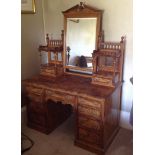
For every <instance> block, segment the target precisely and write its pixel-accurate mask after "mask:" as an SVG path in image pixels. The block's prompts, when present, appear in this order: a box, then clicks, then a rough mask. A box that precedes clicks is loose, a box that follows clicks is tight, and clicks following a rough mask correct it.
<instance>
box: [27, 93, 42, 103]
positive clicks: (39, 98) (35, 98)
mask: <svg viewBox="0 0 155 155" xmlns="http://www.w3.org/2000/svg"><path fill="white" fill-rule="evenodd" d="M28 98H29V99H30V100H31V101H34V102H42V100H43V98H42V96H41V95H38V94H32V93H29V94H28Z"/></svg>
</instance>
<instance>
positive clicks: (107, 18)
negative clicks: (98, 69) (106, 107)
mask: <svg viewBox="0 0 155 155" xmlns="http://www.w3.org/2000/svg"><path fill="white" fill-rule="evenodd" d="M80 1H81V0H56V1H55V0H46V1H44V8H45V9H44V11H45V12H44V14H45V31H46V33H49V34H52V35H53V37H55V38H59V37H60V34H61V30H62V29H63V24H64V23H63V14H62V11H65V10H67V9H69V8H70V7H73V6H74V5H76V4H79V2H80ZM84 2H86V4H88V5H91V6H94V7H96V8H98V9H101V10H104V13H103V22H102V23H103V24H102V27H103V30H104V34H105V41H120V38H121V36H124V35H125V36H126V51H125V62H124V75H123V80H124V83H123V95H122V112H123V111H124V112H125V113H126V114H127V115H126V116H124V114H123V115H122V117H123V118H121V119H122V120H124V118H125V117H126V118H125V121H126V124H128V119H129V112H130V109H131V106H132V85H131V83H130V81H129V79H130V77H132V73H133V72H132V56H133V53H132V52H133V43H132V41H133V38H132V37H133V34H132V32H133V29H132V18H133V15H132V0H96V1H95V0H85V1H84ZM128 125H129V124H128Z"/></svg>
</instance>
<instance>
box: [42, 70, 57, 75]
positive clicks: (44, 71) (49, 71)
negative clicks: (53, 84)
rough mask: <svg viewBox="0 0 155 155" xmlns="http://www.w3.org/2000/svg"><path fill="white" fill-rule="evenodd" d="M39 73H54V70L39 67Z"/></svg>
mask: <svg viewBox="0 0 155 155" xmlns="http://www.w3.org/2000/svg"><path fill="white" fill-rule="evenodd" d="M41 73H51V74H54V73H55V70H54V69H41Z"/></svg>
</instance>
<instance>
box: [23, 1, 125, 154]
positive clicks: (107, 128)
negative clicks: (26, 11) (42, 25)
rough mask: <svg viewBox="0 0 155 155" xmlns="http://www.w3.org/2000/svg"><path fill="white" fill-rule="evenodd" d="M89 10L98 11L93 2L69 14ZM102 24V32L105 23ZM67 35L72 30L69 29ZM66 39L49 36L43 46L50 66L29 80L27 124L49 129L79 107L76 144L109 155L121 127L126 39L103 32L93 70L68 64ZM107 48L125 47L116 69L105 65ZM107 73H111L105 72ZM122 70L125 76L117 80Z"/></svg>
mask: <svg viewBox="0 0 155 155" xmlns="http://www.w3.org/2000/svg"><path fill="white" fill-rule="evenodd" d="M77 10H78V12H77ZM79 10H82V12H83V13H81V12H80V11H79ZM85 11H86V12H87V13H89V12H91V15H93V13H94V9H92V7H88V6H86V5H84V4H83V3H80V5H76V6H75V7H73V8H71V9H69V10H67V11H65V12H64V13H65V17H67V16H69V14H70V12H71V14H72V16H74V13H76V17H78V15H77V14H78V13H80V17H82V14H84V15H85V16H84V17H86V15H87V14H86V13H85ZM96 12H97V19H98V21H99V19H100V17H101V12H100V11H99V10H97V11H96ZM66 14H67V15H66ZM99 15H100V16H99ZM95 16H96V14H95ZM97 25H98V27H97V34H98V35H99V33H98V32H99V27H100V26H99V23H97ZM62 34H63V33H62ZM64 34H65V35H66V32H65V33H64ZM63 38H65V36H63V35H62V40H60V41H58V40H57V41H56V40H52V39H50V38H49V37H48V35H47V38H46V39H47V45H45V46H40V47H39V51H45V52H48V56H49V57H48V60H49V62H48V65H42V66H41V73H40V75H38V76H35V77H32V78H30V79H26V80H24V81H23V87H24V90H25V93H26V96H27V99H28V102H27V117H28V122H27V124H28V126H29V127H31V128H34V129H36V130H38V131H41V132H43V133H46V134H49V133H50V132H51V131H52V130H54V129H55V128H56V127H57V126H58V125H59V124H61V123H62V122H63V121H64V120H65V119H67V118H68V117H69V116H70V114H71V113H72V109H73V111H74V113H75V122H76V123H75V141H74V142H75V145H77V146H80V147H82V148H84V149H87V150H89V151H92V152H95V153H97V154H102V155H103V154H104V152H105V151H106V149H107V148H108V146H109V144H110V143H111V142H112V140H113V138H114V136H115V135H116V133H117V131H118V130H119V119H120V99H121V86H122V82H121V81H122V69H123V53H124V47H125V46H124V38H122V40H121V41H120V42H117V43H115V42H103V40H101V38H100V37H99V36H98V37H97V39H96V43H97V45H96V50H95V51H94V53H93V56H92V59H93V74H92V75H87V74H79V73H73V72H70V71H69V70H68V67H65V66H66V59H67V55H66V52H65V51H66V42H65V41H64V40H65V39H63ZM56 42H57V43H56ZM103 44H104V46H102V47H101V45H103ZM57 47H59V48H57ZM107 49H108V50H107ZM107 51H109V52H111V54H112V56H113V55H115V54H114V53H115V51H117V52H120V53H119V57H117V60H116V62H115V63H113V64H114V66H111V67H110V68H109V67H107V68H106V66H105V65H103V64H102V65H100V63H99V60H98V58H97V57H100V54H101V56H106V55H107ZM51 52H53V53H54V55H55V60H52V61H51V60H50V57H51ZM58 53H61V54H62V60H58ZM96 53H99V54H97V55H96ZM108 56H109V55H108ZM114 60H115V59H114ZM100 68H102V69H101V70H100ZM108 69H109V70H108ZM103 72H104V74H103ZM105 73H106V74H105ZM107 74H108V78H107V77H105V76H104V75H107ZM117 74H118V77H119V78H118V80H114V79H115V76H116V75H117ZM109 75H111V78H109ZM71 107H72V108H71Z"/></svg>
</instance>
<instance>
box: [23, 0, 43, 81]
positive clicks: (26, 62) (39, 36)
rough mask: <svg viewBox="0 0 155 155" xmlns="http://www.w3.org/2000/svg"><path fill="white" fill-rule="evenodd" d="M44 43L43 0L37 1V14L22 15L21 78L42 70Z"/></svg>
mask: <svg viewBox="0 0 155 155" xmlns="http://www.w3.org/2000/svg"><path fill="white" fill-rule="evenodd" d="M41 43H44V21H43V8H42V0H39V1H36V13H35V14H22V15H21V79H22V80H23V79H26V78H29V77H31V76H33V75H35V74H39V71H40V56H39V52H38V47H39V44H41Z"/></svg>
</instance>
